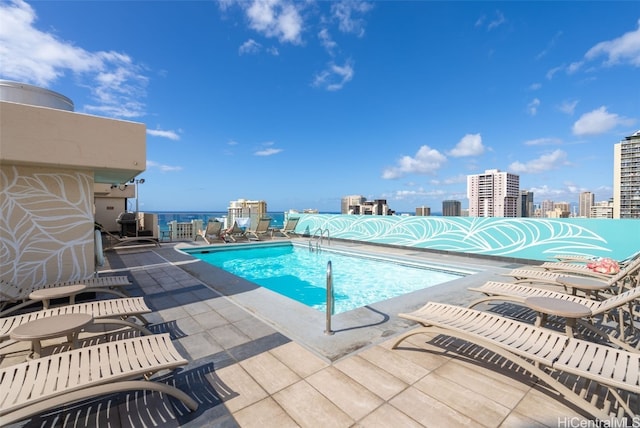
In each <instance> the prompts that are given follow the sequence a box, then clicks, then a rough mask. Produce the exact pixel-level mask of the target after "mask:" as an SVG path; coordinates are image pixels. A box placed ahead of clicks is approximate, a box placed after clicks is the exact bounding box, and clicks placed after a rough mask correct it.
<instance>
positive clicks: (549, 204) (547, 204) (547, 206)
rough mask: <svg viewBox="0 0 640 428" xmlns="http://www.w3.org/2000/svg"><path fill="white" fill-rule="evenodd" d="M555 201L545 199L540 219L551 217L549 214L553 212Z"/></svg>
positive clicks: (541, 207)
mask: <svg viewBox="0 0 640 428" xmlns="http://www.w3.org/2000/svg"><path fill="white" fill-rule="evenodd" d="M553 205H554V204H553V201H551V200H549V199H545V200H544V201H542V203H541V204H540V217H543V218H545V217H549V214H548V213H549V212H551V211H553Z"/></svg>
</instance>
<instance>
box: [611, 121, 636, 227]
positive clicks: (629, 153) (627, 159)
mask: <svg viewBox="0 0 640 428" xmlns="http://www.w3.org/2000/svg"><path fill="white" fill-rule="evenodd" d="M613 218H640V131H637V132H636V133H634V134H633V135H630V136H628V137H625V139H624V140H622V141H620V142H619V143H618V144H616V145H615V146H614V148H613Z"/></svg>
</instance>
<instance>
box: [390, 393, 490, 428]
mask: <svg viewBox="0 0 640 428" xmlns="http://www.w3.org/2000/svg"><path fill="white" fill-rule="evenodd" d="M389 403H390V404H391V405H392V406H394V407H395V408H397V409H398V410H400V411H401V412H403V413H404V414H406V415H407V416H409V417H411V418H413V419H415V420H416V421H418V422H419V423H420V424H422V425H423V426H425V427H434V428H441V427H462V426H477V425H478V424H477V422H474V421H473V420H472V419H471V418H469V417H467V416H465V415H463V414H462V413H459V412H457V411H455V410H453V409H452V408H451V407H449V406H447V405H445V404H444V403H442V402H441V401H438V400H436V399H435V398H433V397H431V396H430V395H427V394H425V393H424V392H422V391H420V390H418V389H416V388H413V387H410V388H407V389H406V390H404V391H402V392H401V393H400V394H398V395H397V396H396V397H394V398H393V399H392V400H390V401H389Z"/></svg>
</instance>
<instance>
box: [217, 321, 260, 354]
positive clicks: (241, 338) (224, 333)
mask: <svg viewBox="0 0 640 428" xmlns="http://www.w3.org/2000/svg"><path fill="white" fill-rule="evenodd" d="M208 332H209V334H210V335H211V336H212V337H213V338H214V339H215V341H216V342H218V343H219V344H220V345H222V346H223V347H224V348H225V349H229V348H233V347H234V346H238V345H242V344H243V343H247V342H250V341H251V338H250V337H249V336H247V335H246V334H244V333H242V332H241V331H240V330H238V329H237V328H236V327H234V326H233V325H231V324H225V325H222V326H220V327H215V328H212V329H210V330H208Z"/></svg>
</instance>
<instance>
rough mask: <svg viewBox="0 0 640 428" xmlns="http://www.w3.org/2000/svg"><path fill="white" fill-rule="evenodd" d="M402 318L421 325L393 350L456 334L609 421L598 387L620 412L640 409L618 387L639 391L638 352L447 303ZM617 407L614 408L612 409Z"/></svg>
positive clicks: (631, 412)
mask: <svg viewBox="0 0 640 428" xmlns="http://www.w3.org/2000/svg"><path fill="white" fill-rule="evenodd" d="M400 317H402V318H405V319H408V320H411V321H415V322H418V323H420V324H421V327H419V328H415V329H413V330H411V331H409V332H407V333H405V334H403V335H401V336H400V337H399V338H398V340H397V341H396V343H395V344H394V345H393V348H394V349H395V348H397V347H398V345H399V344H400V343H401V342H402V341H404V340H405V339H406V338H408V337H410V336H413V335H416V334H422V333H435V334H442V335H446V336H451V337H456V338H459V339H462V340H465V341H467V342H470V343H474V344H476V345H479V346H481V347H483V348H485V349H487V350H489V351H491V352H493V353H495V354H497V355H499V356H502V357H504V358H506V359H507V360H509V361H512V362H514V363H515V364H517V365H518V366H520V367H522V368H523V369H525V370H526V371H528V372H529V373H531V374H533V375H534V376H536V377H537V378H538V379H540V380H542V381H543V382H544V383H546V384H547V385H548V386H549V387H550V388H552V389H554V390H555V391H557V392H558V393H559V394H561V395H562V396H564V398H565V399H567V400H568V401H569V402H571V403H573V404H574V405H576V406H578V407H579V408H581V409H582V410H584V411H585V412H586V413H588V414H590V415H592V416H594V417H596V418H599V419H601V420H610V418H611V417H612V415H613V416H619V415H618V414H616V413H610V412H611V409H608V408H607V406H606V405H604V406H603V405H602V400H600V399H604V400H606V403H605V404H610V398H609V397H598V396H597V394H599V393H600V392H601V389H602V388H599V387H604V388H606V392H608V393H609V394H610V396H611V397H612V398H613V400H614V403H611V404H616V403H617V405H618V406H619V408H620V410H623V411H624V412H626V413H627V414H629V415H630V416H632V417H635V416H636V415H637V413H638V408H637V406H638V404H637V401H636V402H635V403H634V404H631V405H630V404H629V403H628V402H627V401H626V400H625V398H624V397H622V395H621V394H620V392H619V391H628V392H629V393H630V395H631V396H632V398H633V396H634V395H635V397H637V395H638V394H640V369H639V368H640V353H633V352H628V351H624V350H619V349H614V348H611V347H609V346H606V345H602V344H597V343H593V342H589V341H585V340H580V339H575V338H569V337H567V336H566V335H564V334H562V333H559V332H555V331H552V330H548V329H544V328H540V327H535V326H533V325H531V324H527V323H523V322H519V321H515V320H512V319H509V318H505V317H502V316H499V315H496V314H492V313H489V312H482V311H477V310H474V309H468V308H463V307H459V306H453V305H447V304H443V303H433V302H430V303H427V304H426V305H424V306H423V307H422V308H420V309H418V310H416V311H414V312H412V313H409V314H400ZM553 372H556V373H561V374H570V375H573V376H577V377H578V378H580V379H577V380H576V381H575V382H574V381H573V380H572V379H573V376H572V377H571V379H568V380H566V377H565V376H561V377H560V379H562V381H561V380H560V379H558V378H556V377H554V376H552V375H551V374H553ZM567 385H570V386H567ZM572 388H574V389H577V390H574V389H572ZM599 405H600V406H601V407H599ZM617 410H618V409H613V411H614V412H615V411H617Z"/></svg>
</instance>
